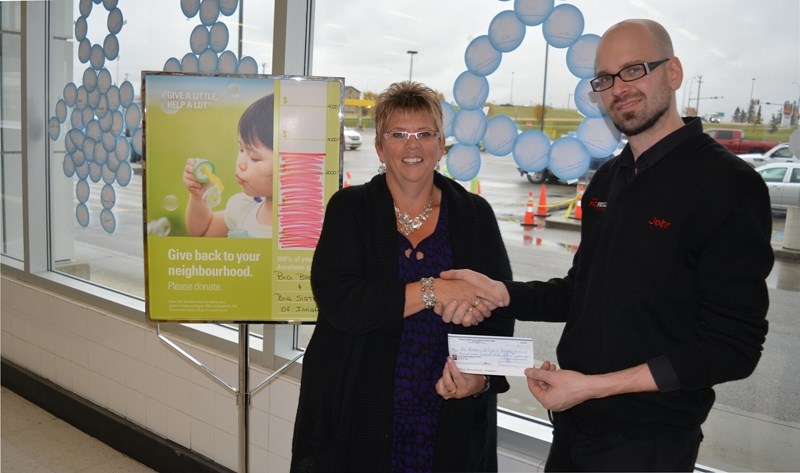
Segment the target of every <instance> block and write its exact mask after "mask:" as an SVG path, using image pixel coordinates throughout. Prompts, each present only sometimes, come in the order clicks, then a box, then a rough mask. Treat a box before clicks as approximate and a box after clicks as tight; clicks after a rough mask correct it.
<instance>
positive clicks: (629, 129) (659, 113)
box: [612, 100, 670, 137]
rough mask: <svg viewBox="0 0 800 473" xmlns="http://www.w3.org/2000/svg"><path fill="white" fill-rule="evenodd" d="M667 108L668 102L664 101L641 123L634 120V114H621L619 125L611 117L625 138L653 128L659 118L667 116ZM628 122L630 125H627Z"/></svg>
mask: <svg viewBox="0 0 800 473" xmlns="http://www.w3.org/2000/svg"><path fill="white" fill-rule="evenodd" d="M669 106H670V101H669V100H667V101H665V102H664V103H663V105H662V106H661V107H659V108H658V109H656V110H655V112H654V113H653V114H652V115H650V117H648V118H647V119H646V120H645V121H643V122H638V120H637V119H636V112H623V113H622V120H620V122H619V123H618V122H617V121H616V120H613V118H614V117H612V121H613V122H614V125H616V127H617V129H618V130H619V131H621V132H622V133H625V135H626V136H629V137H630V136H636V135H638V134H639V133H643V132H645V131H647V130H649V129H650V128H652V127H653V125H655V124H656V123H657V122H658V121H659V120H661V117H663V116H664V115H666V114H667V111H668V110H669ZM628 122H632V123H631V124H630V125H628Z"/></svg>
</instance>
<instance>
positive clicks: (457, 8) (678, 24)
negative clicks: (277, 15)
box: [54, 0, 800, 118]
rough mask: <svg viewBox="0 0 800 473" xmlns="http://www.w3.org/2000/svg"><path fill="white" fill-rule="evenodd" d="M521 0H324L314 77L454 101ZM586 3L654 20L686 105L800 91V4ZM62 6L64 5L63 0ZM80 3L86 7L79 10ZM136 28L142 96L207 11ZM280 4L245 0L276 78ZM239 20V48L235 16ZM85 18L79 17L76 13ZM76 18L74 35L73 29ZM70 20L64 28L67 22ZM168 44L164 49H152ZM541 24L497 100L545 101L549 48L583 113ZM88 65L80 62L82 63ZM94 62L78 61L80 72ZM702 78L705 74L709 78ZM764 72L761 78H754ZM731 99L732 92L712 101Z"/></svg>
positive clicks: (155, 14) (595, 11)
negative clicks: (484, 42) (472, 59)
mask: <svg viewBox="0 0 800 473" xmlns="http://www.w3.org/2000/svg"><path fill="white" fill-rule="evenodd" d="M514 3H515V2H514V0H509V1H500V0H316V2H315V4H316V16H315V29H314V53H313V54H314V57H313V70H312V73H313V74H314V75H324V76H336V77H344V78H345V81H346V84H347V85H352V86H353V87H356V88H357V89H359V90H361V91H362V92H364V91H373V92H380V91H381V90H383V89H384V88H385V87H386V86H388V85H389V84H390V83H392V82H395V81H398V80H404V79H408V77H409V69H411V67H410V66H411V56H410V55H409V54H407V51H408V50H415V51H418V54H416V55H414V56H413V79H414V80H418V81H421V82H424V83H426V84H428V85H429V86H431V87H433V88H434V89H436V90H438V91H440V92H442V93H444V95H445V97H446V98H447V100H448V101H450V102H452V101H453V83H454V81H455V80H456V78H457V77H458V76H459V75H460V74H461V73H462V72H464V71H466V70H467V69H466V65H465V62H464V53H465V51H466V48H467V46H468V45H469V43H470V42H471V41H472V40H473V39H475V38H477V37H479V36H482V35H486V34H488V31H489V25H490V23H491V21H492V19H493V18H495V16H496V15H497V14H498V13H500V12H502V11H506V10H513V9H514ZM564 4H571V5H573V6H575V7H576V8H577V9H578V10H580V12H581V14H582V16H583V19H584V22H585V25H584V28H583V34H596V35H602V34H603V32H604V31H605V30H606V29H607V28H608V27H609V26H611V25H613V24H614V23H616V22H618V21H621V20H623V19H626V18H650V19H653V20H656V21H659V22H661V23H662V24H663V25H664V26H665V27H666V28H667V30H668V31H669V32H670V34H671V36H672V39H673V43H674V47H675V54H676V56H678V57H679V58H680V59H681V61H682V63H683V66H684V79H685V80H684V86H683V87H682V88H681V90H679V91H678V93H677V99H678V102H679V104H680V108H681V109H683V107H684V106H685V105H686V104H687V103H689V99H690V98H691V106H693V107H694V106H696V104H697V101H696V98H697V88H698V83H699V84H700V101H699V103H700V107H699V110H700V114H701V115H703V114H709V113H718V112H721V113H723V114H724V115H725V116H726V117H728V118H730V116H731V114H732V113H733V111H734V109H735V108H736V107H737V106H738V107H742V108H746V107H747V105H748V103H749V100H750V97H751V94H752V97H753V98H755V99H760V101H761V103H762V107H763V109H762V114H763V115H764V116H765V117H769V116H770V115H772V114H773V113H776V112H777V111H778V110H779V109H780V107H779V106H777V105H767V104H766V102H771V103H778V104H782V103H783V102H784V101H785V100H792V101H796V100H798V98H800V85H798V84H800V0H761V1H752V0H573V1H572V2H565V1H562V0H555V6H556V7H558V6H559V5H564ZM54 5H55V6H58V5H60V3H58V2H56V3H54ZM77 5H78V2H77V1H76V2H75V8H76V11H77ZM94 8H95V9H96V11H92V15H91V18H90V27H89V33H90V34H89V36H90V38H91V39H92V41H93V42H95V43H98V42H102V39H103V38H104V37H105V35H106V34H107V32H108V31H107V28H106V24H105V22H106V18H107V16H108V15H107V13H106V12H105V11H104V10H103V9H102V7H101V6H98V5H95V7H94ZM119 8H120V9H122V11H123V15H124V17H125V20H126V25H125V27H124V28H123V29H122V32H121V33H120V34H119V40H120V45H121V47H120V59H119V60H118V61H112V62H109V63H107V67H108V69H109V71H110V72H111V74H112V76H113V77H114V78H115V79H116V80H115V82H119V80H124V79H125V78H129V79H130V80H131V82H133V85H134V88H135V90H136V91H137V93H138V91H139V87H140V81H139V77H140V75H141V73H140V71H142V70H161V69H162V67H163V65H164V62H165V61H166V60H167V59H168V58H169V57H176V58H181V57H182V56H183V55H184V54H186V53H187V52H189V36H190V33H191V31H192V29H193V28H194V27H196V26H197V25H198V24H199V20H198V17H197V16H195V17H193V18H190V19H187V18H185V17H183V15H182V14H181V10H180V4H179V2H178V1H177V0H171V1H169V2H167V1H163V2H162V1H159V2H136V1H130V0H122V1H120V2H119ZM272 8H273V2H271V1H266V0H247V1H246V2H244V12H245V21H244V23H245V24H244V55H246V56H252V57H253V58H254V59H255V60H256V62H257V63H258V64H259V65H260V66H262V70H264V71H266V72H267V73H271V72H273V71H272V70H271V62H272V43H273V38H272V28H271V26H270V25H271V24H272V14H273V12H272ZM237 17H238V13H237V14H235V15H234V16H232V17H221V18H220V20H221V21H224V22H225V23H226V24H228V28H229V30H230V32H231V42H230V44H229V45H228V49H229V50H232V51H234V52H236V50H237V46H236V32H237V29H238V26H237V25H236V20H237ZM73 18H75V17H73ZM70 23H71V22H69V21H68V20H67V21H65V24H64V25H63V28H64V30H65V33H64V34H65V35H68V36H69V35H70V33H71V31H70V30H71V29H72V25H71V24H70ZM57 26H62V25H57ZM155 44H157V45H158V47H157V48H154V47H153V46H154V45H155ZM546 44H547V43H546V41H545V39H544V35H543V32H542V27H541V25H538V26H529V27H527V28H526V29H525V38H524V40H523V41H522V44H521V45H520V46H519V47H518V48H517V49H515V50H513V51H510V52H507V53H504V54H503V55H502V60H501V63H500V66H499V67H498V68H497V70H496V71H495V72H493V73H492V74H490V75H489V76H488V77H487V79H488V80H489V85H490V93H489V101H490V102H494V103H497V104H503V103H509V102H512V103H514V104H517V105H535V104H538V103H541V102H542V97H543V95H544V92H545V90H544V87H543V85H544V66H545V50H546V49H547V50H548V61H547V64H548V68H547V89H546V97H545V102H546V103H547V104H548V105H549V106H553V107H558V108H563V107H567V105H569V106H570V108H575V105H574V99H573V98H572V94H573V92H574V90H575V86H576V85H577V84H578V78H576V77H575V76H573V75H572V74H571V73H570V72H569V70H568V69H567V66H566V53H567V49H566V48H555V47H549V48H547V47H546ZM76 61H77V59H76ZM85 67H86V66H85V65H81V64H78V63H77V62H76V68H75V71H76V73H77V74H78V78H79V77H80V74H81V73H82V71H83V69H84V68H85ZM698 78H701V79H698ZM753 79H755V80H753ZM713 97H723V98H713Z"/></svg>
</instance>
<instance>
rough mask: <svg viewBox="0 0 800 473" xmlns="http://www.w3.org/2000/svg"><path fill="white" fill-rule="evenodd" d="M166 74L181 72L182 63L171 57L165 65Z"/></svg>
mask: <svg viewBox="0 0 800 473" xmlns="http://www.w3.org/2000/svg"><path fill="white" fill-rule="evenodd" d="M163 69H164V72H180V71H181V62H180V61H178V59H177V58H174V57H171V58H169V59H167V61H166V62H165V63H164V67H163Z"/></svg>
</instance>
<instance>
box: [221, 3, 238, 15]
mask: <svg viewBox="0 0 800 473" xmlns="http://www.w3.org/2000/svg"><path fill="white" fill-rule="evenodd" d="M238 6H239V0H219V12H220V13H222V14H223V15H225V16H231V15H233V14H234V13H235V12H236V7H238Z"/></svg>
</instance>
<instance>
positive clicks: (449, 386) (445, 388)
mask: <svg viewBox="0 0 800 473" xmlns="http://www.w3.org/2000/svg"><path fill="white" fill-rule="evenodd" d="M484 386H486V379H485V378H484V377H483V375H481V374H466V373H462V372H461V371H459V369H458V366H456V362H455V361H453V359H452V358H450V357H449V356H448V357H447V363H445V365H444V369H443V370H442V377H441V378H439V381H437V382H436V394H438V395H440V396H442V398H444V399H445V400H448V399H463V398H465V397H469V396H473V395H475V394H478V393H480V392H481V391H483V388H484Z"/></svg>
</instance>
